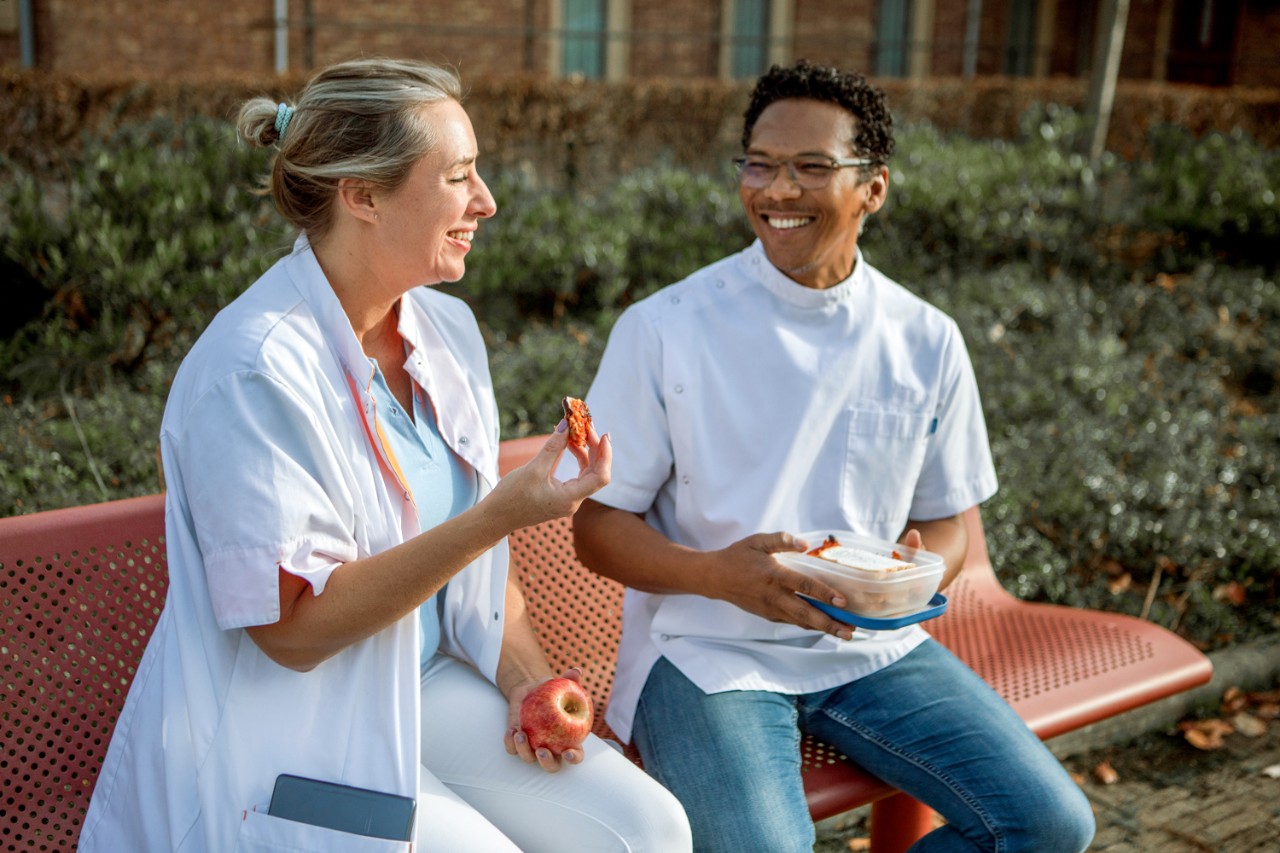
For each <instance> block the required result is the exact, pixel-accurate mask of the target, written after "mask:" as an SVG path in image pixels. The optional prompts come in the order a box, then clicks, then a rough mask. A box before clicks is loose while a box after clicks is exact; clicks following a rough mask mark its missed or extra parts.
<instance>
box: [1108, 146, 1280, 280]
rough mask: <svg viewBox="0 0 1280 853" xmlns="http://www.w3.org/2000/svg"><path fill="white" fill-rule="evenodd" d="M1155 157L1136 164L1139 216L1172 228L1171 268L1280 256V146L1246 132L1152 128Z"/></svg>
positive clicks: (1265, 261) (1167, 252)
mask: <svg viewBox="0 0 1280 853" xmlns="http://www.w3.org/2000/svg"><path fill="white" fill-rule="evenodd" d="M1149 142H1150V147H1151V151H1152V154H1151V158H1150V159H1149V160H1147V161H1144V162H1140V163H1137V164H1136V165H1135V167H1134V169H1133V192H1134V194H1135V196H1136V197H1137V198H1138V199H1139V204H1138V205H1137V206H1136V207H1135V208H1134V211H1133V212H1134V214H1135V215H1136V218H1137V221H1138V222H1141V223H1143V224H1145V226H1146V227H1148V228H1153V229H1166V230H1168V231H1170V232H1173V233H1174V234H1176V235H1177V236H1178V237H1179V238H1180V239H1179V240H1176V241H1170V242H1169V243H1168V244H1167V246H1166V247H1165V249H1164V256H1163V257H1162V258H1161V262H1162V265H1163V266H1164V268H1166V269H1178V268H1187V267H1189V266H1192V265H1194V263H1195V262H1197V261H1199V260H1204V259H1218V260H1223V259H1226V260H1230V261H1231V262H1234V263H1244V264H1262V265H1265V266H1267V267H1269V268H1271V269H1275V268H1276V266H1277V261H1278V260H1280V252H1277V250H1276V247H1277V246H1278V245H1280V151H1276V150H1274V149H1269V148H1266V147H1264V146H1262V145H1260V144H1258V143H1257V142H1255V141H1254V140H1252V139H1250V138H1249V137H1247V136H1246V135H1245V134H1243V133H1241V132H1239V131H1236V132H1233V133H1230V134H1222V133H1213V134H1210V135H1208V136H1205V137H1203V138H1195V137H1193V136H1192V135H1191V133H1190V132H1189V131H1188V130H1187V129H1185V128H1182V127H1176V126H1169V125H1164V126H1161V127H1158V128H1155V129H1153V130H1152V131H1151V132H1150V134H1149Z"/></svg>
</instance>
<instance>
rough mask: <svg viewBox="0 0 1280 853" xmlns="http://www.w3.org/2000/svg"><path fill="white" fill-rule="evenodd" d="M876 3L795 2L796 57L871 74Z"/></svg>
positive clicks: (871, 0)
mask: <svg viewBox="0 0 1280 853" xmlns="http://www.w3.org/2000/svg"><path fill="white" fill-rule="evenodd" d="M875 5H876V4H875V2H874V0H795V24H794V34H795V39H794V45H795V46H794V55H795V56H796V57H804V58H806V59H809V60H812V61H813V62H818V63H823V64H832V65H840V66H843V67H845V68H851V69H853V70H856V71H861V72H862V73H864V74H866V73H869V72H870V70H871V68H872V67H873V66H872V62H873V60H874V56H873V54H872V42H873V41H874V40H875V34H876V31H875V25H876V19H875Z"/></svg>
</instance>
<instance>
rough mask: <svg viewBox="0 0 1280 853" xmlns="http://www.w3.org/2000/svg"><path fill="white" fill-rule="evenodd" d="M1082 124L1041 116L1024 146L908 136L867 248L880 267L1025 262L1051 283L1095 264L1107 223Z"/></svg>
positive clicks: (1111, 163)
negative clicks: (1080, 146) (1052, 277)
mask: <svg viewBox="0 0 1280 853" xmlns="http://www.w3.org/2000/svg"><path fill="white" fill-rule="evenodd" d="M1080 126H1081V122H1080V119H1079V118H1078V117H1077V116H1076V115H1075V114H1074V113H1072V112H1071V111H1069V110H1063V109H1048V110H1037V111H1034V112H1032V113H1030V114H1028V115H1027V116H1026V117H1025V118H1024V119H1023V122H1022V132H1021V136H1020V138H1019V139H1018V140H1017V141H1014V142H1009V141H1005V140H1001V139H970V138H967V137H963V136H959V135H953V136H944V135H943V134H941V133H940V132H939V131H938V130H937V129H935V128H933V127H931V126H929V125H917V126H911V127H906V128H903V129H901V130H900V131H899V132H898V133H897V134H896V135H897V150H898V154H897V156H896V157H895V159H894V162H893V163H892V164H891V167H890V181H889V196H888V199H887V200H886V203H885V207H884V209H883V210H882V211H881V212H880V213H878V214H877V215H876V216H874V217H872V219H871V220H870V221H869V222H868V225H867V243H868V245H870V246H875V247H876V251H877V257H882V258H883V259H884V260H883V261H882V266H886V267H891V268H893V269H897V270H903V271H907V270H910V271H916V272H919V273H927V272H929V271H932V270H937V269H942V268H954V269H962V268H965V267H982V266H988V265H991V264H998V263H1004V262H1008V261H1017V260H1025V261H1028V262H1030V263H1031V264H1032V267H1033V269H1035V270H1036V271H1037V272H1038V273H1041V274H1044V273H1046V272H1049V271H1051V270H1058V269H1067V270H1076V271H1081V270H1085V269H1089V268H1091V267H1092V266H1093V264H1094V263H1095V257H1094V253H1093V252H1092V251H1091V249H1090V240H1091V237H1092V235H1093V233H1094V232H1095V231H1096V229H1097V228H1098V227H1099V225H1100V222H1101V206H1100V204H1099V203H1098V194H1099V192H1100V190H1099V184H1100V182H1102V181H1106V180H1110V175H1111V174H1112V173H1113V172H1114V171H1115V170H1117V169H1118V164H1117V163H1116V161H1115V160H1114V159H1112V158H1107V159H1106V161H1105V162H1104V164H1103V174H1102V175H1094V174H1093V173H1092V172H1091V171H1090V169H1089V165H1088V162H1087V160H1086V159H1085V158H1084V157H1082V156H1080V155H1079V154H1077V153H1075V151H1074V146H1075V138H1076V136H1077V135H1078V133H1079V130H1080Z"/></svg>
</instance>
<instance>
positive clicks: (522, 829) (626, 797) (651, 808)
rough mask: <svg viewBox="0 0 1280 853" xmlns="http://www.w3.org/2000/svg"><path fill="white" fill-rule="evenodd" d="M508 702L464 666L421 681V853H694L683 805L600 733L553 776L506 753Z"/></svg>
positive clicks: (442, 658)
mask: <svg viewBox="0 0 1280 853" xmlns="http://www.w3.org/2000/svg"><path fill="white" fill-rule="evenodd" d="M506 726H507V700H506V699H505V698H504V697H503V695H502V694H501V693H500V692H499V691H498V689H497V688H496V687H494V686H493V685H492V684H491V683H490V682H489V681H488V680H487V679H485V678H484V677H483V676H481V675H480V674H479V673H477V672H476V671H475V670H474V669H472V668H471V667H469V666H467V665H466V664H464V663H462V662H461V661H458V660H455V659H454V658H450V657H448V656H446V655H436V657H435V659H434V660H433V661H432V662H431V663H430V664H429V665H428V667H427V670H426V672H425V673H423V676H422V765H423V772H422V786H421V789H420V790H419V792H418V818H417V826H418V831H417V841H416V843H415V845H414V850H415V853H425V851H440V853H462V851H482V852H483V853H490V851H493V853H498V851H503V853H514V852H515V851H525V853H538V851H552V850H554V851H562V850H590V851H592V853H606V852H607V851H628V853H639V851H653V853H682V851H688V850H691V849H692V839H691V835H690V830H689V822H688V819H687V818H686V817H685V814H684V810H683V809H682V808H681V806H680V804H679V802H678V801H677V800H676V799H675V797H673V796H672V795H671V794H670V793H669V792H668V791H667V789H666V788H664V787H662V786H661V785H659V784H658V783H657V782H655V781H654V780H653V779H651V778H650V777H649V776H648V775H647V774H646V773H645V772H644V771H643V770H641V769H639V768H638V767H636V766H635V765H634V764H632V763H631V762H630V761H629V760H628V759H627V758H625V757H624V756H623V755H622V754H621V753H619V752H618V751H617V750H616V749H614V748H613V747H611V746H610V745H609V744H607V743H605V742H604V741H603V740H601V739H600V738H598V737H596V736H595V735H591V736H590V737H588V739H587V741H586V743H584V744H583V753H584V759H583V761H582V763H581V764H575V765H565V766H564V767H562V768H561V770H560V772H559V773H548V772H546V771H545V770H543V769H542V768H541V767H539V766H538V765H537V764H525V763H524V762H523V761H521V760H520V759H519V758H517V757H516V756H514V755H508V754H507V751H506V749H505V747H504V746H503V735H504V733H505V732H506Z"/></svg>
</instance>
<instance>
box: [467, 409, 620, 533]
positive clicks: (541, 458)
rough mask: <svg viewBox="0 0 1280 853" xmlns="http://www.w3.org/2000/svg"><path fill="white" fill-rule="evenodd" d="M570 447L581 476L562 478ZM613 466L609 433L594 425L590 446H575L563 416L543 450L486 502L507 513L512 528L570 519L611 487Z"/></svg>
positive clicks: (500, 484)
mask: <svg viewBox="0 0 1280 853" xmlns="http://www.w3.org/2000/svg"><path fill="white" fill-rule="evenodd" d="M566 449H567V450H568V451H569V452H570V453H572V454H573V456H574V458H576V459H577V460H578V476H576V477H574V478H573V479H571V480H563V481H561V480H559V479H557V478H556V476H555V471H556V467H557V466H558V465H559V464H560V458H561V457H562V456H563V455H564V452H565V450H566ZM612 465H613V447H612V445H611V443H610V441H609V436H608V434H605V435H603V436H601V435H599V434H597V433H596V430H595V427H591V428H589V429H588V431H587V444H586V446H585V447H575V446H573V445H571V444H569V430H568V424H567V423H566V422H565V421H563V420H562V421H561V422H560V424H559V426H557V427H556V431H555V432H554V433H553V434H552V435H551V437H550V438H548V439H547V443H546V444H544V445H543V447H542V449H541V450H540V451H538V453H537V454H536V455H535V456H534V457H533V458H532V459H530V460H529V461H528V462H527V463H525V464H524V465H522V466H520V467H519V468H516V469H515V470H513V471H511V472H509V473H508V474H507V475H506V476H505V477H503V478H502V479H501V480H500V481H499V482H498V485H497V486H495V487H494V490H493V491H492V492H491V493H490V494H489V495H488V496H487V497H486V498H485V499H484V500H483V501H482V502H481V504H482V505H486V504H487V505H488V508H490V509H494V510H497V511H499V512H501V513H503V517H504V518H506V519H507V520H508V521H507V524H506V525H504V526H506V527H507V529H509V530H519V529H520V528H522V527H529V526H530V525H534V524H541V523H542V522H544V521H550V520H551V519H554V518H567V517H569V516H571V515H573V513H574V512H576V511H577V509H578V506H579V505H580V504H581V503H582V502H583V501H584V500H585V499H586V498H588V497H590V496H591V495H593V494H595V493H596V492H598V491H599V490H600V489H602V488H604V487H605V486H606V485H608V483H609V476H610V472H611V470H612Z"/></svg>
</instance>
